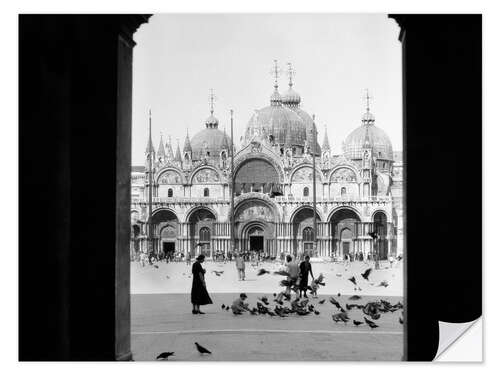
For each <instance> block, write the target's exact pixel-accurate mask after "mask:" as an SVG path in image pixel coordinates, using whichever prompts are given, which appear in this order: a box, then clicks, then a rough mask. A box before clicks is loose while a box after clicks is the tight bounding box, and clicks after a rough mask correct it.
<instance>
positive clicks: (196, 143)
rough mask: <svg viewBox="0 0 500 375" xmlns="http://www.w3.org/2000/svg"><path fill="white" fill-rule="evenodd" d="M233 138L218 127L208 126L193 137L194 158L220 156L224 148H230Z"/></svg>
mask: <svg viewBox="0 0 500 375" xmlns="http://www.w3.org/2000/svg"><path fill="white" fill-rule="evenodd" d="M230 144H231V139H230V138H229V137H228V136H227V135H226V133H224V132H223V131H220V130H219V129H217V128H216V127H207V128H206V129H203V130H202V131H200V132H198V133H196V134H195V136H194V137H193V138H192V139H191V147H192V149H193V160H201V159H203V158H204V157H208V158H211V157H219V156H220V152H221V151H222V150H223V149H224V148H226V149H227V148H228V147H229V145H230Z"/></svg>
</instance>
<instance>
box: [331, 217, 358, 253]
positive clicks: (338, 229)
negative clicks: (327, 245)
mask: <svg viewBox="0 0 500 375" xmlns="http://www.w3.org/2000/svg"><path fill="white" fill-rule="evenodd" d="M360 221H361V219H360V217H359V216H358V214H357V213H356V212H354V210H352V209H349V208H341V209H340V210H338V211H336V212H334V213H333V214H332V216H331V217H330V225H331V234H332V243H333V255H335V256H337V257H342V258H344V257H345V256H346V255H349V256H353V257H354V253H355V252H356V251H357V250H358V249H357V234H356V224H357V223H359V222H360Z"/></svg>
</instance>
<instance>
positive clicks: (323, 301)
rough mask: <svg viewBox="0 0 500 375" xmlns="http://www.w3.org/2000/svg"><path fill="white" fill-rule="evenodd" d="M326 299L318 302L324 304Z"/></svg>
mask: <svg viewBox="0 0 500 375" xmlns="http://www.w3.org/2000/svg"><path fill="white" fill-rule="evenodd" d="M325 301H326V300H324V299H322V300H321V301H319V302H318V303H319V304H320V305H322V304H324V303H325Z"/></svg>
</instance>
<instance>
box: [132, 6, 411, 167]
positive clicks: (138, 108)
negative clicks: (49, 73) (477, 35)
mask: <svg viewBox="0 0 500 375" xmlns="http://www.w3.org/2000/svg"><path fill="white" fill-rule="evenodd" d="M398 33H399V27H398V26H397V25H396V22H395V21H394V20H392V19H389V18H387V15H386V14H158V15H154V16H153V17H151V18H150V20H149V23H147V24H144V25H142V26H141V27H140V29H139V30H138V31H137V32H136V34H135V36H134V39H135V41H136V42H137V45H136V46H135V48H134V62H133V105H132V128H133V129H132V164H133V165H142V164H143V163H144V160H145V156H144V152H145V149H146V143H147V137H148V111H149V109H151V111H152V129H153V130H152V135H153V143H154V146H155V148H156V147H157V146H158V143H159V140H160V134H163V139H164V141H166V140H167V139H168V137H169V136H170V137H171V139H172V145H173V146H174V147H176V144H177V140H179V142H180V147H181V149H182V146H183V143H184V139H185V137H186V132H187V131H188V132H189V135H190V137H192V136H193V135H194V134H196V133H197V132H198V131H200V130H203V129H204V128H205V119H206V118H207V117H208V116H209V115H210V111H209V92H210V89H213V90H214V94H215V96H216V101H215V111H214V115H215V116H216V117H217V118H218V119H219V128H220V129H221V130H223V129H224V128H226V131H227V132H228V134H229V131H230V117H229V111H230V109H233V110H234V140H235V144H236V145H237V146H239V144H240V137H241V136H243V134H244V129H245V127H246V124H247V122H248V121H249V120H250V117H251V116H252V114H253V113H254V111H255V110H256V109H260V108H262V107H265V106H267V105H269V97H270V95H271V93H272V92H273V84H274V78H273V77H272V75H271V70H272V68H273V60H274V59H276V60H278V65H279V66H280V67H281V68H282V70H283V73H282V74H281V76H280V78H279V90H280V92H284V91H286V90H287V89H288V77H287V75H286V69H287V63H291V64H292V67H293V69H294V70H295V76H294V79H293V81H294V90H296V91H297V92H298V93H299V94H300V95H301V98H302V104H301V108H302V109H303V110H305V111H306V112H308V113H309V114H311V115H312V114H315V115H316V124H317V128H318V138H319V139H318V140H319V144H320V145H321V144H322V141H323V135H324V132H325V127H326V129H327V131H328V137H329V140H330V145H331V147H332V149H333V150H332V151H333V153H335V154H338V153H341V152H342V142H343V140H344V139H345V138H346V137H347V135H348V134H349V133H350V132H351V131H352V130H354V129H355V128H356V127H358V126H360V125H361V117H362V115H363V113H364V112H365V107H366V104H365V103H366V101H365V99H364V97H365V95H366V89H368V90H369V93H370V96H372V99H371V100H370V110H371V112H372V113H373V114H374V115H375V119H376V121H375V125H376V126H378V127H380V128H381V129H383V130H384V131H385V132H386V133H387V134H388V136H389V138H390V139H391V141H392V144H393V148H394V150H401V149H402V81H401V79H402V71H401V69H402V68H401V44H400V42H399V41H398ZM174 151H175V148H174Z"/></svg>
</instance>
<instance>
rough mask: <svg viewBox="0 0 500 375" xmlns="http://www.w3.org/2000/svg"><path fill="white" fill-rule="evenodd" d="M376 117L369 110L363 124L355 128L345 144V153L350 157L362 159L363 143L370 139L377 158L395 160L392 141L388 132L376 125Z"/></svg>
mask: <svg viewBox="0 0 500 375" xmlns="http://www.w3.org/2000/svg"><path fill="white" fill-rule="evenodd" d="M374 122H375V117H374V116H373V115H372V114H371V113H370V112H367V113H365V115H364V116H363V125H361V126H360V127H358V128H356V129H354V130H353V131H352V132H351V134H349V135H348V136H347V138H346V139H345V142H344V144H343V150H344V155H345V157H346V158H348V159H362V157H363V145H365V142H366V141H368V142H369V145H370V146H371V147H372V152H373V155H374V156H375V157H376V158H377V159H384V160H394V156H393V152H392V143H391V140H390V139H389V137H388V136H387V134H386V133H385V132H384V131H383V130H382V129H380V128H378V127H376V126H375V125H374Z"/></svg>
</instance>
